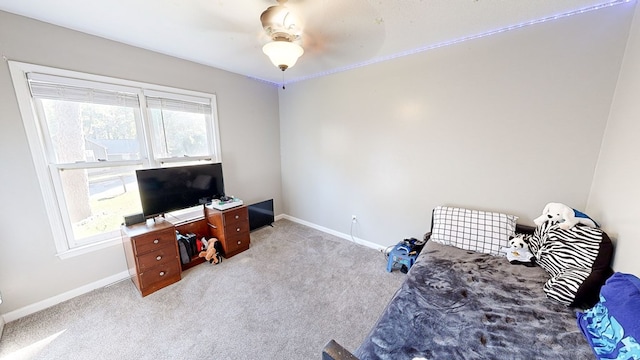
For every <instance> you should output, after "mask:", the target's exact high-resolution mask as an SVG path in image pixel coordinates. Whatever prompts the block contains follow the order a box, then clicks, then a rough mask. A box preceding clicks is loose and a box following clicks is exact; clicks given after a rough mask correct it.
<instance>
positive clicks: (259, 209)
mask: <svg viewBox="0 0 640 360" xmlns="http://www.w3.org/2000/svg"><path fill="white" fill-rule="evenodd" d="M248 210H249V230H250V231H253V230H255V229H259V228H261V227H264V226H267V225H271V224H273V222H274V221H275V220H274V213H273V199H270V200H265V201H263V202H259V203H257V204H251V205H249V206H248Z"/></svg>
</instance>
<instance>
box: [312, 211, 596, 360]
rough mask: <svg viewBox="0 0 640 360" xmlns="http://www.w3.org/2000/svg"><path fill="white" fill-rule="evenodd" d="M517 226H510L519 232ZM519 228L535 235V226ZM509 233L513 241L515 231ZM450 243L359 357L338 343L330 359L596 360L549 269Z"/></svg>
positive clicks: (397, 298)
mask: <svg viewBox="0 0 640 360" xmlns="http://www.w3.org/2000/svg"><path fill="white" fill-rule="evenodd" d="M515 219H517V218H511V219H509V222H511V223H512V224H513V225H514V227H515ZM438 221H439V220H438V219H433V220H432V224H433V223H434V222H436V223H438ZM457 221H458V220H456V222H457ZM476 225H477V224H476ZM517 229H518V232H524V233H526V236H533V229H534V228H532V227H526V226H518V227H517ZM432 230H433V228H432ZM503 230H504V233H505V234H506V236H509V235H508V234H509V233H511V235H513V233H514V232H515V229H511V228H508V226H507V229H503ZM465 231H467V230H465ZM505 234H499V235H498V237H502V236H504V235H505ZM491 236H494V237H495V234H493V235H491ZM491 241H493V240H491ZM504 241H505V240H504V239H500V240H499V241H496V242H495V244H503V243H504ZM445 243H446V242H445ZM445 243H443V242H442V241H440V242H436V241H428V242H427V243H426V244H425V246H424V248H423V250H422V252H421V253H420V255H419V256H418V258H417V260H416V262H415V264H414V265H413V266H412V267H411V269H410V271H409V272H408V274H407V278H406V279H405V281H404V282H403V284H402V286H401V287H400V289H399V290H398V291H397V292H396V294H395V295H394V297H393V298H392V300H391V301H390V302H389V304H388V305H387V307H386V308H385V310H384V311H383V313H382V314H381V316H380V318H379V319H378V321H377V323H376V324H375V326H373V329H372V330H371V332H370V333H369V335H368V336H367V337H366V338H365V339H364V341H363V342H362V344H361V345H360V346H359V347H358V348H357V349H355V351H353V353H351V352H350V351H349V350H347V349H344V348H343V347H342V346H340V345H339V344H338V343H337V342H335V341H333V340H331V341H330V342H329V343H328V344H327V345H326V346H325V348H324V350H323V359H334V360H345V359H350V360H351V359H360V360H368V359H394V360H400V359H413V360H422V359H593V358H594V354H593V351H592V349H591V347H590V345H589V342H587V340H586V339H585V336H584V335H583V333H582V332H581V329H580V328H579V327H578V326H577V324H576V310H575V309H574V308H573V307H571V306H567V304H563V303H562V302H560V301H557V300H554V299H551V298H549V296H548V294H547V293H546V292H545V290H544V287H545V284H547V283H548V281H549V274H548V272H547V271H546V270H545V269H543V268H541V267H539V266H535V267H527V266H522V265H514V264H511V263H509V261H507V259H506V258H505V257H504V256H496V255H497V254H496V253H495V246H494V245H495V244H489V246H488V247H487V249H488V250H487V251H479V250H478V249H476V248H473V246H476V245H475V243H474V245H469V243H468V242H467V243H466V245H465V244H462V243H461V244H455V245H457V246H453V245H451V244H445ZM464 247H467V248H466V249H464ZM472 248H473V249H472Z"/></svg>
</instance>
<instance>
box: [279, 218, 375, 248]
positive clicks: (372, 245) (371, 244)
mask: <svg viewBox="0 0 640 360" xmlns="http://www.w3.org/2000/svg"><path fill="white" fill-rule="evenodd" d="M278 218H280V219H287V220H289V221H293V222H296V223H298V224H302V225H305V226H308V227H310V228H313V229H316V230H320V231H322V232H325V233H327V234H331V235H333V236H337V237H339V238H342V239H345V240H348V241H351V242H355V243H356V244H359V245H363V246H366V247H368V248H371V249H375V250H378V251H384V250H385V249H386V246H382V245H380V244H376V243H374V242H371V241H367V240H364V239H360V238H358V237H355V236H354V237H353V238H352V237H351V235H349V234H345V233H341V232H338V231H335V230H332V229H329V228H326V227H324V226H320V225H316V224H314V223H311V222H308V221H305V220H302V219H298V218H295V217H293V216H290V215H286V214H282V215H278Z"/></svg>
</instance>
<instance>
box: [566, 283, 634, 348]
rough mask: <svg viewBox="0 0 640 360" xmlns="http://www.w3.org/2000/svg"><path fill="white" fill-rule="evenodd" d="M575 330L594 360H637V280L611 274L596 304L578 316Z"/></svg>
mask: <svg viewBox="0 0 640 360" xmlns="http://www.w3.org/2000/svg"><path fill="white" fill-rule="evenodd" d="M577 316H578V326H579V327H580V330H582V333H583V334H584V336H585V337H586V338H587V341H588V342H589V345H591V348H592V349H593V352H594V353H595V355H596V357H597V358H598V359H640V279H638V278H637V277H636V276H634V275H631V274H623V273H619V272H617V273H615V274H613V275H612V276H611V277H610V278H609V279H608V280H607V282H606V283H605V284H604V286H603V287H602V289H600V301H599V302H598V303H597V304H596V305H595V306H594V307H592V308H591V309H589V310H587V311H585V312H583V313H578V314H577Z"/></svg>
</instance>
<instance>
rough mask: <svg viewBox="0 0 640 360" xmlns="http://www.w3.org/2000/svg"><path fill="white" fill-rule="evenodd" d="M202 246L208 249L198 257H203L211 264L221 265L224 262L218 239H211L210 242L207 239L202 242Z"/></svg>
mask: <svg viewBox="0 0 640 360" xmlns="http://www.w3.org/2000/svg"><path fill="white" fill-rule="evenodd" d="M201 242H202V244H203V245H204V246H205V247H206V249H205V250H204V251H201V252H200V254H198V257H203V258H204V259H205V260H207V261H208V262H209V263H214V264H219V263H221V262H222V256H220V250H221V244H220V241H218V239H216V238H211V239H209V240H208V241H207V240H206V239H205V238H202V240H201Z"/></svg>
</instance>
